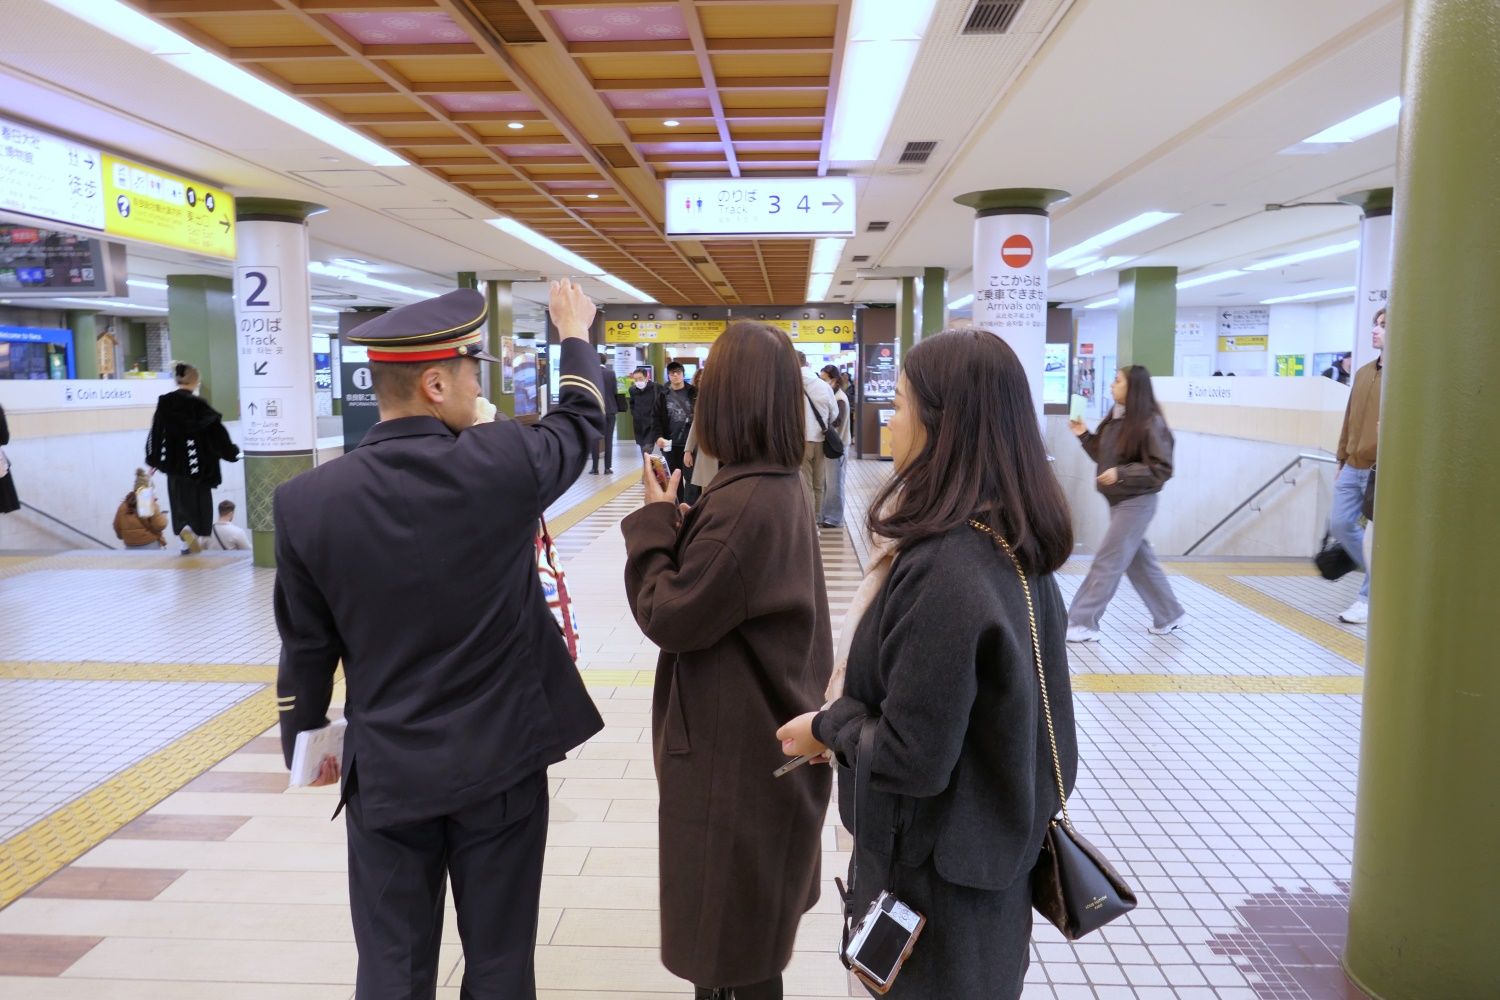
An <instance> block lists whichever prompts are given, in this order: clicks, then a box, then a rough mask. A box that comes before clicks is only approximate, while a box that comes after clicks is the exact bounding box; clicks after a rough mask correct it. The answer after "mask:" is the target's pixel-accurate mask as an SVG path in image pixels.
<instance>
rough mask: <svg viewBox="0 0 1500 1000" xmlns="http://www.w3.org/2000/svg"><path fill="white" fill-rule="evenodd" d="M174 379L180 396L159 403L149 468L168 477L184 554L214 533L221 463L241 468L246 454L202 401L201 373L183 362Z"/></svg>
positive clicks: (149, 439)
mask: <svg viewBox="0 0 1500 1000" xmlns="http://www.w3.org/2000/svg"><path fill="white" fill-rule="evenodd" d="M172 378H173V380H174V381H175V382H176V383H177V389H176V391H174V392H169V393H166V394H165V395H163V396H161V397H159V398H158V399H157V401H156V415H155V416H154V417H152V419H151V433H150V434H149V435H148V436H147V437H146V463H147V464H148V465H150V466H151V467H152V468H156V469H160V470H161V471H162V472H165V473H166V474H167V502H168V503H170V504H171V507H172V533H173V534H174V535H182V540H183V544H184V545H185V546H186V548H184V549H183V551H184V552H187V551H197V550H198V539H199V538H201V537H203V536H204V535H206V534H208V533H209V532H210V531H211V530H212V529H213V524H214V487H216V486H218V485H219V484H221V483H222V482H223V481H224V480H223V476H221V475H220V472H219V461H220V460H221V459H222V460H223V461H225V462H238V461H239V460H240V449H239V447H238V446H237V445H236V444H235V443H234V442H233V441H231V440H230V439H229V431H228V430H226V429H225V427H224V418H223V417H222V416H221V415H220V414H219V411H218V410H215V409H214V408H213V407H212V406H210V405H208V403H207V402H206V401H205V400H204V399H202V398H201V397H200V396H198V395H197V393H198V388H199V386H200V385H201V383H202V378H201V377H200V376H199V374H198V369H197V368H194V367H193V366H192V365H189V364H184V363H182V362H180V361H179V362H177V363H176V364H174V365H173V367H172ZM184 532H186V534H184Z"/></svg>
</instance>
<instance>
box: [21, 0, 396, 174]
mask: <svg viewBox="0 0 1500 1000" xmlns="http://www.w3.org/2000/svg"><path fill="white" fill-rule="evenodd" d="M47 3H49V4H51V5H52V6H54V7H56V8H58V9H59V10H64V11H67V12H68V13H69V14H72V15H73V16H74V17H76V18H78V19H80V20H82V21H86V22H87V23H89V24H92V25H93V26H94V27H96V28H100V29H102V30H104V31H107V32H109V33H110V34H111V35H114V36H115V37H116V38H119V39H121V40H122V41H125V42H129V43H130V44H131V45H134V46H135V47H136V48H138V49H141V50H142V51H144V52H148V53H150V54H151V55H154V56H156V57H157V58H159V59H162V60H164V61H166V62H168V63H171V64H172V65H173V66H176V67H177V68H178V69H180V70H182V71H183V72H185V73H188V74H190V75H192V76H195V77H197V78H198V79H199V80H202V81H203V82H204V83H206V84H208V85H209V86H211V87H216V88H218V89H219V90H222V91H223V92H224V93H226V94H228V95H229V96H231V97H236V98H239V99H240V100H241V101H243V102H245V103H246V104H248V105H250V106H251V107H253V108H255V109H257V110H259V111H263V112H265V113H266V114H268V115H270V116H271V117H272V118H276V119H279V120H280V121H283V122H285V123H286V124H288V125H291V126H292V127H294V128H296V129H299V130H301V131H302V132H305V133H307V134H308V135H310V136H312V137H313V138H315V139H318V140H320V141H322V142H326V143H328V144H329V145H330V146H335V147H337V148H339V149H341V150H343V151H344V152H346V153H348V154H349V155H350V156H353V157H355V158H357V159H360V160H363V161H364V162H365V163H368V164H369V165H370V166H372V167H401V166H405V165H406V161H405V160H404V159H402V158H401V157H400V156H397V155H396V154H395V153H393V152H391V151H390V150H389V149H386V148H385V147H384V146H382V145H380V143H378V142H375V141H373V140H371V139H369V138H366V137H365V136H363V135H361V134H360V133H358V132H356V131H354V130H353V129H351V128H349V127H348V126H347V125H344V124H343V123H341V122H339V121H336V120H334V119H333V118H331V117H329V116H328V115H326V114H324V113H323V112H321V111H318V110H316V109H315V108H312V107H310V106H309V105H306V104H304V103H302V102H301V101H299V100H297V99H296V98H295V97H293V96H291V95H290V94H287V93H285V92H283V91H281V90H278V89H277V88H275V87H273V86H271V85H270V84H269V83H266V82H265V81H264V80H262V79H260V78H259V77H257V76H255V75H253V74H251V73H249V72H246V71H245V70H243V69H241V68H240V67H238V66H236V65H235V64H234V63H232V62H229V61H228V60H227V59H223V58H220V57H219V56H217V55H214V54H213V53H212V52H210V51H208V50H207V49H205V48H202V47H200V46H198V45H195V44H194V43H193V42H190V41H188V40H187V39H186V38H184V37H182V36H181V35H179V34H177V33H176V32H175V31H172V30H171V29H169V28H166V27H164V26H162V25H160V24H158V23H157V22H155V21H153V20H152V19H151V18H149V17H147V16H146V15H145V14H142V13H140V12H139V11H136V10H133V9H131V8H130V7H128V6H127V5H125V4H124V3H121V2H120V0H47Z"/></svg>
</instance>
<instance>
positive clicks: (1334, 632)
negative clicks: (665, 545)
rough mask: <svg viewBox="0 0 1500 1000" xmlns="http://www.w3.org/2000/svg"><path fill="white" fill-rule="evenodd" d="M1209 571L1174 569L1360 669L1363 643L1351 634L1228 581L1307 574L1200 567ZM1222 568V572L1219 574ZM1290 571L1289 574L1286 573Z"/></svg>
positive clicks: (1241, 567)
mask: <svg viewBox="0 0 1500 1000" xmlns="http://www.w3.org/2000/svg"><path fill="white" fill-rule="evenodd" d="M1203 565H1204V566H1206V567H1208V568H1206V569H1205V568H1202V567H1200V566H1199V565H1196V564H1192V563H1188V564H1182V565H1179V566H1177V567H1175V568H1176V569H1177V571H1178V573H1179V574H1180V575H1182V576H1185V577H1187V578H1188V579H1190V580H1196V581H1197V582H1199V583H1201V584H1203V585H1204V586H1205V587H1208V588H1210V589H1212V590H1216V591H1218V592H1219V593H1221V594H1223V595H1224V596H1225V597H1227V598H1229V599H1230V600H1232V601H1234V602H1235V603H1236V604H1242V605H1244V606H1245V607H1247V608H1249V609H1250V610H1251V611H1254V612H1255V613H1256V614H1259V615H1264V616H1265V617H1266V618H1269V619H1271V621H1273V622H1275V623H1276V624H1278V625H1280V626H1282V627H1283V628H1285V629H1287V630H1289V631H1292V632H1295V633H1297V634H1298V635H1300V636H1302V637H1303V638H1305V639H1310V640H1312V641H1313V642H1315V643H1317V644H1318V645H1319V646H1322V647H1323V648H1324V649H1326V650H1328V651H1329V652H1331V653H1336V654H1337V655H1339V656H1342V657H1343V658H1344V659H1346V660H1348V661H1349V662H1350V663H1357V664H1360V665H1361V666H1363V665H1364V662H1365V644H1364V641H1363V640H1362V639H1360V638H1359V637H1358V636H1355V635H1351V634H1349V633H1348V632H1346V631H1344V630H1343V629H1341V628H1339V627H1338V626H1337V625H1334V624H1333V623H1332V622H1329V621H1325V620H1323V619H1322V618H1319V617H1317V616H1316V615H1310V614H1308V613H1307V612H1306V611H1303V610H1302V609H1301V608H1298V607H1295V606H1293V605H1291V604H1287V603H1286V602H1285V601H1279V600H1277V599H1276V598H1274V597H1272V596H1271V595H1269V594H1265V593H1262V592H1261V591H1259V590H1256V589H1255V588H1254V587H1247V586H1246V585H1245V584H1243V583H1240V582H1239V581H1238V580H1234V579H1231V577H1230V574H1231V573H1232V574H1233V575H1234V576H1300V575H1307V574H1303V573H1299V572H1297V571H1296V570H1297V567H1296V566H1294V565H1281V566H1278V567H1277V568H1276V571H1275V572H1269V573H1268V572H1264V571H1263V570H1262V571H1261V572H1255V571H1254V568H1255V567H1257V566H1259V565H1260V564H1256V563H1249V564H1243V565H1236V564H1234V563H1227V564H1203ZM1220 565H1223V566H1224V569H1225V571H1220V570H1219V568H1218V567H1219V566H1220ZM1288 570H1290V571H1291V572H1288Z"/></svg>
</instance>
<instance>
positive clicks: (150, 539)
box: [115, 469, 167, 549]
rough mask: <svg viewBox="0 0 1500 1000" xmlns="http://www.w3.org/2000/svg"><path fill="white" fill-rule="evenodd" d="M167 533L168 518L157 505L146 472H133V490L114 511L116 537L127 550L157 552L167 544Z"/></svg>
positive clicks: (141, 470) (154, 492)
mask: <svg viewBox="0 0 1500 1000" xmlns="http://www.w3.org/2000/svg"><path fill="white" fill-rule="evenodd" d="M143 505H144V507H143ZM166 530H167V515H165V514H163V513H162V512H161V506H160V505H159V504H157V502H156V491H155V490H154V489H152V488H151V479H150V477H149V476H147V475H146V470H145V469H136V470H135V486H133V487H132V488H131V490H130V492H129V493H127V494H125V499H124V500H122V501H120V506H119V508H117V509H116V510H115V537H116V538H118V539H119V540H120V541H122V542H124V543H125V547H126V548H127V549H160V548H165V547H166V544H167V539H166V536H165V532H166Z"/></svg>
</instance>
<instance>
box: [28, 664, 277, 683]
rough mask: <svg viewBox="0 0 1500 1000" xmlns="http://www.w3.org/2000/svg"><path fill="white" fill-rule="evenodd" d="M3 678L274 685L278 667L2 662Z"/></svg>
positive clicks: (259, 665)
mask: <svg viewBox="0 0 1500 1000" xmlns="http://www.w3.org/2000/svg"><path fill="white" fill-rule="evenodd" d="M0 678H5V679H7V680H49V681H218V682H232V683H238V684H246V683H250V684H253V683H257V682H258V683H262V684H271V683H274V682H275V680H276V668H275V667H268V666H265V665H264V664H258V663H102V662H98V661H84V662H79V663H58V662H50V661H28V660H0Z"/></svg>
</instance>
